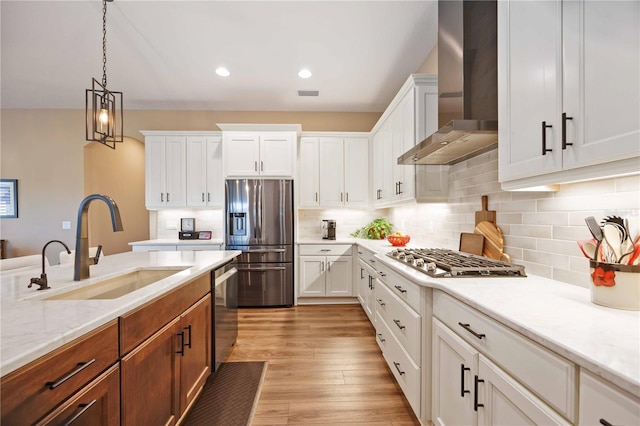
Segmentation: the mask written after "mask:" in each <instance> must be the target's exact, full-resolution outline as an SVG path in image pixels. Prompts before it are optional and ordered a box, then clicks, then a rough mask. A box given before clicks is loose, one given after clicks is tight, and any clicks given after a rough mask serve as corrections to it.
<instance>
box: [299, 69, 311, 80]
mask: <svg viewBox="0 0 640 426" xmlns="http://www.w3.org/2000/svg"><path fill="white" fill-rule="evenodd" d="M311 75H312V74H311V71H309V70H308V69H307V68H303V69H301V70H300V71H299V72H298V77H300V78H309V77H311Z"/></svg>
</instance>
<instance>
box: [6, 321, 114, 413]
mask: <svg viewBox="0 0 640 426" xmlns="http://www.w3.org/2000/svg"><path fill="white" fill-rule="evenodd" d="M117 360H118V321H117V320H113V321H111V322H109V323H108V324H105V325H104V326H102V327H100V328H99V329H97V330H95V331H93V332H91V333H88V334H87V335H85V336H83V337H81V338H79V339H77V340H75V341H73V342H71V343H69V344H67V345H65V346H63V347H61V348H59V349H57V350H55V351H53V352H51V353H50V354H48V355H46V356H44V357H42V358H40V359H38V360H35V361H33V362H32V363H30V364H28V365H26V366H24V367H23V368H21V369H19V370H17V371H15V372H13V373H10V374H8V375H7V376H5V377H3V378H2V382H1V383H2V384H1V385H0V388H1V392H2V421H1V422H0V423H2V424H7V425H11V424H32V423H34V422H35V421H37V420H38V419H40V418H41V417H42V416H44V415H45V414H46V413H47V412H49V411H50V410H51V409H53V408H54V407H56V406H57V405H58V404H60V403H61V402H62V401H64V400H65V399H67V398H68V397H69V396H70V395H72V394H73V393H75V392H76V391H77V390H78V389H80V388H81V387H82V386H84V385H85V384H87V383H89V382H90V381H91V380H92V379H93V378H94V377H96V376H98V374H100V373H101V372H103V371H104V370H106V369H107V368H108V367H109V366H110V365H112V364H113V363H115V362H116V361H117Z"/></svg>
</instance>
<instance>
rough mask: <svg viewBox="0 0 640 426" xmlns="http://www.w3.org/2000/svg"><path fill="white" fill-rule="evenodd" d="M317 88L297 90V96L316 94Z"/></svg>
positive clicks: (317, 92)
mask: <svg viewBox="0 0 640 426" xmlns="http://www.w3.org/2000/svg"><path fill="white" fill-rule="evenodd" d="M319 94H320V92H319V91H318V90H298V96H318V95H319Z"/></svg>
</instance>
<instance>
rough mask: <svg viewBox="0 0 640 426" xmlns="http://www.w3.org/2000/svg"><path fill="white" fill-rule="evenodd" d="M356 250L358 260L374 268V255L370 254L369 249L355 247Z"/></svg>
mask: <svg viewBox="0 0 640 426" xmlns="http://www.w3.org/2000/svg"><path fill="white" fill-rule="evenodd" d="M356 247H357V249H358V257H360V259H362V260H364V261H365V262H367V263H368V264H369V265H371V266H372V267H374V268H375V264H376V254H375V253H374V252H372V251H371V250H369V249H366V248H364V247H362V246H356Z"/></svg>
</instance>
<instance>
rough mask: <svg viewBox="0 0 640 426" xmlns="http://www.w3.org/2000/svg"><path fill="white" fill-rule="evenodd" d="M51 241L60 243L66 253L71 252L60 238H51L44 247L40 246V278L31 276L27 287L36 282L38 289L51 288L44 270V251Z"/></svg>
mask: <svg viewBox="0 0 640 426" xmlns="http://www.w3.org/2000/svg"><path fill="white" fill-rule="evenodd" d="M51 243H60V244H62V245H63V246H64V248H65V249H66V250H67V253H69V254H71V250H69V247H67V245H66V244H65V243H63V242H62V241H60V240H51V241H49V242H48V243H46V244H45V245H44V247H42V273H41V274H40V278H37V277H36V278H31V282H30V283H29V285H28V286H27V287H29V288H31V286H32V285H34V284H38V285H39V286H40V288H39V289H38V290H46V289H48V288H51V287H49V283H48V282H47V274H46V273H45V271H44V251H45V250H46V249H47V246H48V245H49V244H51Z"/></svg>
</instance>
